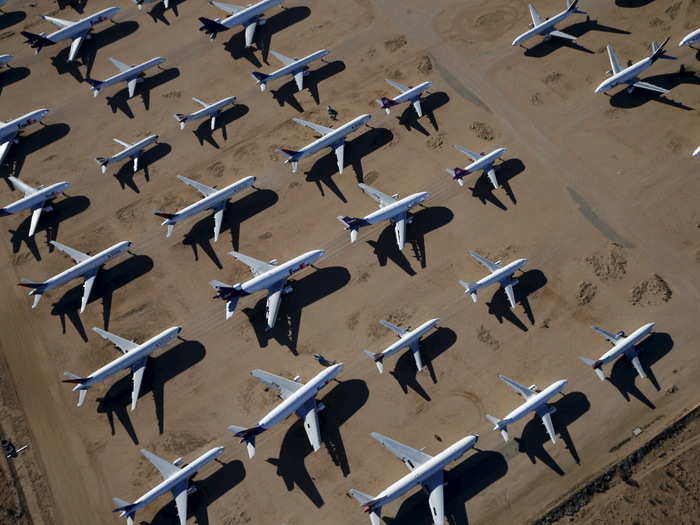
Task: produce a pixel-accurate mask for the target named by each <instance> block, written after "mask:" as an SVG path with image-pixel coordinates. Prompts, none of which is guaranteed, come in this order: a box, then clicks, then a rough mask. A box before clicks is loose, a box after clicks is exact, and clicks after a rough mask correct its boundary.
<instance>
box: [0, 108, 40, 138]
mask: <svg viewBox="0 0 700 525" xmlns="http://www.w3.org/2000/svg"><path fill="white" fill-rule="evenodd" d="M48 113H49V110H48V109H37V110H35V111H32V112H30V113H27V114H26V115H22V116H21V117H19V118H16V119H14V120H11V121H10V122H6V123H4V124H1V125H0V143H2V142H7V141H8V140H12V139H13V138H15V137H16V136H17V134H18V133H19V132H20V131H22V130H23V129H24V128H26V127H27V126H31V125H32V124H34V123H36V122H39V121H40V120H41V119H43V118H44V117H45V116H46V115H48Z"/></svg>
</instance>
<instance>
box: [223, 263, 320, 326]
mask: <svg viewBox="0 0 700 525" xmlns="http://www.w3.org/2000/svg"><path fill="white" fill-rule="evenodd" d="M325 253H326V252H325V251H323V250H312V251H310V252H306V253H304V254H302V255H299V256H298V257H294V259H290V260H289V261H287V262H285V263H282V264H277V259H272V260H271V261H270V262H269V263H267V262H264V261H259V260H258V259H254V258H253V257H249V256H248V255H243V254H242V253H238V252H233V251H232V252H229V254H230V255H232V256H233V257H235V258H236V259H237V260H239V261H241V262H242V263H244V264H246V265H248V267H249V268H250V271H251V272H252V274H253V278H252V279H249V280H247V281H246V282H244V283H236V284H234V285H233V286H231V285H230V284H224V283H222V282H220V281H210V282H209V284H210V285H211V287H212V288H214V289H216V291H217V292H218V293H217V294H216V295H215V296H214V299H218V298H220V299H223V300H225V301H226V319H229V318H230V317H231V316H232V315H233V313H234V312H235V311H236V305H237V304H238V300H239V299H240V298H241V297H243V296H245V295H250V294H253V293H255V292H258V291H260V290H267V291H268V292H269V295H268V296H267V316H266V317H267V329H268V330H272V328H273V327H274V326H275V321H276V320H277V312H278V311H279V309H280V302H281V300H282V294H283V293H290V292H291V291H292V287H291V286H287V279H289V277H291V276H292V275H294V274H295V273H296V272H298V271H299V270H303V269H304V268H306V267H307V266H310V265H312V264H313V263H315V262H316V261H318V260H319V259H320V258H321V257H323V255H324V254H325Z"/></svg>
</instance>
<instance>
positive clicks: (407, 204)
mask: <svg viewBox="0 0 700 525" xmlns="http://www.w3.org/2000/svg"><path fill="white" fill-rule="evenodd" d="M358 186H359V187H360V189H361V190H362V191H363V192H365V193H366V194H367V195H369V196H370V197H372V198H373V199H374V200H375V201H377V203H378V204H379V209H378V210H377V211H374V212H372V213H370V214H369V215H365V216H364V217H363V218H359V217H348V216H345V215H340V216H338V220H339V221H340V222H341V223H343V225H344V226H345V229H346V230H350V242H355V241H356V240H357V234H358V232H359V231H360V228H364V227H365V226H370V225H372V224H377V223H378V222H382V221H390V222H391V223H392V224H393V225H394V233H395V234H396V244H397V246H398V247H399V250H403V247H404V246H405V245H406V224H408V223H410V222H411V221H412V219H411V218H410V217H408V211H409V210H410V209H411V208H413V207H414V206H416V205H418V204H420V203H422V202H423V201H425V200H426V199H428V198H430V193H427V192H425V191H421V192H418V193H414V194H412V195H409V196H408V197H404V198H402V199H399V196H398V194H394V195H387V194H386V193H382V192H381V191H379V190H377V189H375V188H373V187H372V186H368V185H367V184H364V183H362V182H360V183H359V184H358Z"/></svg>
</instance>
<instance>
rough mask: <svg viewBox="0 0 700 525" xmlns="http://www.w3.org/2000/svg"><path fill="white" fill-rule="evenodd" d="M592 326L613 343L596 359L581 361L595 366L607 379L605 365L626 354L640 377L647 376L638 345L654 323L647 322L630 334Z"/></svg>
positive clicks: (599, 374)
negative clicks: (614, 332)
mask: <svg viewBox="0 0 700 525" xmlns="http://www.w3.org/2000/svg"><path fill="white" fill-rule="evenodd" d="M592 328H593V330H595V331H596V332H598V333H599V334H600V335H602V336H603V337H605V339H607V340H608V341H609V342H610V343H611V344H612V345H613V347H612V348H611V349H610V350H608V351H607V352H605V353H604V354H603V355H601V356H600V357H599V358H598V359H597V360H595V361H593V360H592V359H588V358H587V357H581V358H580V359H581V361H583V362H584V363H586V364H587V365H588V366H590V367H592V368H593V371H594V372H595V373H596V375H597V376H598V377H599V378H600V380H601V381H605V373H604V372H603V365H605V364H608V363H610V362H612V361H615V360H616V359H617V358H618V357H620V356H621V355H624V356H625V357H627V359H629V360H630V362H631V363H632V366H633V367H634V369H635V370H636V371H637V373H638V374H639V377H646V374H645V373H644V368H642V363H641V361H640V360H639V352H638V351H637V345H638V344H639V342H640V341H641V340H642V339H644V338H646V337H647V336H648V335H649V334H650V333H651V331H652V330H653V329H654V323H647V324H645V325H644V326H642V327H640V328H637V329H636V330H635V331H634V332H632V333H631V334H630V335H625V332H617V333H616V334H613V333H612V332H608V331H607V330H603V329H602V328H599V327H597V326H593V327H592Z"/></svg>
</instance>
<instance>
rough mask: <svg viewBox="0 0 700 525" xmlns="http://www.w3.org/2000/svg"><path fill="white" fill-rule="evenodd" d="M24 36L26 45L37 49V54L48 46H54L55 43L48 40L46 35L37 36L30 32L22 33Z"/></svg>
mask: <svg viewBox="0 0 700 525" xmlns="http://www.w3.org/2000/svg"><path fill="white" fill-rule="evenodd" d="M22 36H23V37H24V38H26V40H25V41H24V43H25V44H29V47H31V48H32V49H36V52H37V53H38V52H39V51H41V50H42V48H44V47H46V46H52V45H53V44H54V43H55V42H53V41H51V40H49V39H48V38H46V36H45V35H37V34H36V33H30V32H29V31H22Z"/></svg>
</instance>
